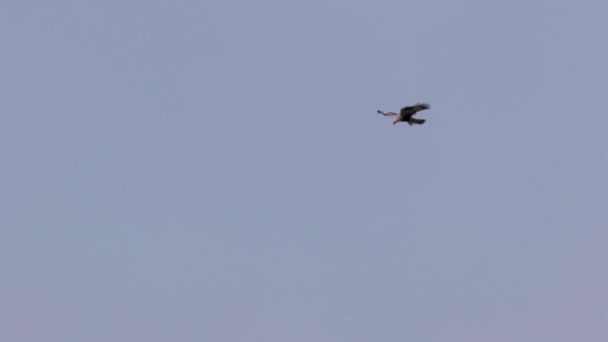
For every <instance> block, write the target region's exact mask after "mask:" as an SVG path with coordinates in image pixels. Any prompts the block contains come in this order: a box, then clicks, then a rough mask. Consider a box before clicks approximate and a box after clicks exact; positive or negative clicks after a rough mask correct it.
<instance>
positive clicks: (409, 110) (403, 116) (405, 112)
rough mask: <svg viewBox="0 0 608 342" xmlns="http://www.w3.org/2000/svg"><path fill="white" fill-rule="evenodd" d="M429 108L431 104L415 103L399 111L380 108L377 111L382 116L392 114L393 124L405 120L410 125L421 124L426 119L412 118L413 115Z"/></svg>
mask: <svg viewBox="0 0 608 342" xmlns="http://www.w3.org/2000/svg"><path fill="white" fill-rule="evenodd" d="M429 108H431V106H430V105H429V104H428V103H416V104H415V105H413V106H407V107H403V108H401V111H400V112H399V113H393V112H385V111H382V110H378V113H379V114H382V115H384V116H392V117H393V125H395V124H396V123H397V122H401V121H403V122H407V123H408V124H409V125H410V126H411V125H413V124H417V125H422V124H423V123H424V122H425V121H426V120H425V119H418V118H414V115H415V114H416V113H418V112H420V111H422V110H425V109H429Z"/></svg>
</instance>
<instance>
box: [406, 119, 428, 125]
mask: <svg viewBox="0 0 608 342" xmlns="http://www.w3.org/2000/svg"><path fill="white" fill-rule="evenodd" d="M425 121H426V120H425V119H418V118H411V119H410V120H409V121H408V122H409V124H410V125H413V124H416V125H422V124H423V123H424V122H425Z"/></svg>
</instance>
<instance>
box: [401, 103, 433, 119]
mask: <svg viewBox="0 0 608 342" xmlns="http://www.w3.org/2000/svg"><path fill="white" fill-rule="evenodd" d="M429 108H431V106H430V105H429V104H428V103H416V104H415V105H413V106H407V107H403V108H401V112H400V113H401V115H403V116H404V117H407V118H409V117H412V116H413V115H414V114H416V113H418V112H419V111H421V110H425V109H429Z"/></svg>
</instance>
